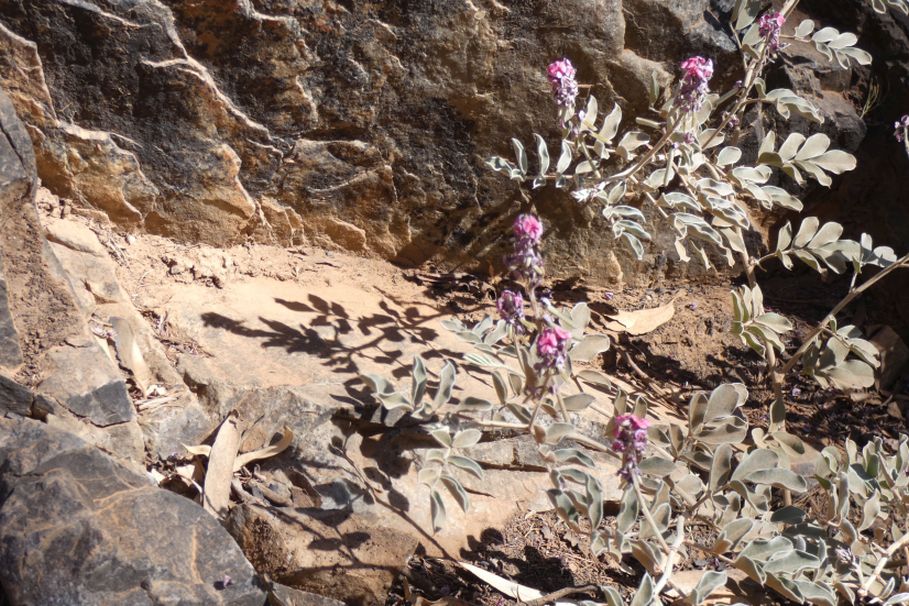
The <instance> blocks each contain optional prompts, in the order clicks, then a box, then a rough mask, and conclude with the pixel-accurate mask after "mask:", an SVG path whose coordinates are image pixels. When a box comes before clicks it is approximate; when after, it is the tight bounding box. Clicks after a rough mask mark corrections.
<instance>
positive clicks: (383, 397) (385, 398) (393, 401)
mask: <svg viewBox="0 0 909 606" xmlns="http://www.w3.org/2000/svg"><path fill="white" fill-rule="evenodd" d="M374 395H375V398H376V399H377V400H379V402H381V403H382V407H383V408H385V409H386V410H395V409H397V408H406V409H407V410H412V409H413V406H412V405H411V403H410V400H408V399H407V398H406V397H405V396H404V394H402V393H398V392H393V393H377V394H374Z"/></svg>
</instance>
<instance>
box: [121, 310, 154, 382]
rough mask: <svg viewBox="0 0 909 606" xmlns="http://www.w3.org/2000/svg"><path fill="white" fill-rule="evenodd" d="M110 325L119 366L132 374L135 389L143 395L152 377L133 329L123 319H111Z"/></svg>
mask: <svg viewBox="0 0 909 606" xmlns="http://www.w3.org/2000/svg"><path fill="white" fill-rule="evenodd" d="M110 323H111V326H112V327H113V329H114V345H115V346H116V348H117V357H118V358H119V359H120V364H122V365H123V366H124V367H125V368H127V369H128V370H129V371H130V372H131V373H132V375H133V380H134V381H135V382H136V387H138V388H139V390H140V391H141V392H142V393H145V391H146V389H147V388H148V386H149V385H151V383H152V382H153V380H154V375H153V373H152V371H151V369H150V368H149V367H148V364H146V363H145V358H144V357H143V356H142V350H141V349H140V347H139V343H138V342H137V339H136V335H135V334H134V333H133V327H132V326H130V324H129V322H127V321H126V320H124V319H123V318H111V319H110Z"/></svg>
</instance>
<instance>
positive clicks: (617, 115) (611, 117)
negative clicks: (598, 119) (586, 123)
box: [599, 103, 622, 144]
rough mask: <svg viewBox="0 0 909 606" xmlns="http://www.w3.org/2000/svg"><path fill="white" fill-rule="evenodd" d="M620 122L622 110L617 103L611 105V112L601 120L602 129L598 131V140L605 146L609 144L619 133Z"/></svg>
mask: <svg viewBox="0 0 909 606" xmlns="http://www.w3.org/2000/svg"><path fill="white" fill-rule="evenodd" d="M621 121H622V108H620V107H619V105H618V103H616V104H615V105H613V107H612V111H611V112H609V114H608V115H607V116H606V118H605V119H604V120H603V127H602V128H601V129H600V133H599V135H600V138H601V139H603V141H604V142H605V143H607V144H609V143H611V142H612V140H613V139H614V138H615V136H616V133H618V132H619V123H620V122H621Z"/></svg>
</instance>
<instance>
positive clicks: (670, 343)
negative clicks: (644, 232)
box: [41, 197, 909, 606]
mask: <svg viewBox="0 0 909 606" xmlns="http://www.w3.org/2000/svg"><path fill="white" fill-rule="evenodd" d="M41 206H42V208H43V210H44V214H45V219H46V220H47V221H48V222H49V223H53V222H54V221H59V220H60V219H61V217H64V216H65V217H66V220H67V221H72V222H76V223H79V224H81V225H83V226H87V227H88V228H89V229H91V230H92V231H94V232H95V233H96V234H97V235H98V238H99V240H100V242H101V243H102V245H103V246H104V247H105V248H106V249H107V251H108V253H109V254H110V256H111V258H112V259H113V260H114V261H115V263H116V274H117V275H116V278H117V281H118V282H119V284H120V285H121V287H122V288H123V289H124V290H125V291H126V293H127V294H128V296H129V297H130V300H131V302H132V304H133V305H134V306H135V308H136V309H137V310H139V311H140V312H141V313H142V315H143V316H144V317H145V319H146V320H147V322H148V324H149V327H150V328H151V330H152V332H153V333H154V335H155V338H156V339H157V340H158V341H159V343H160V344H161V346H162V347H163V349H164V351H165V353H166V356H167V358H168V360H169V361H170V362H171V363H172V364H173V365H174V366H175V367H179V368H181V372H182V373H183V375H184V377H185V376H188V375H189V376H192V375H193V373H194V372H200V371H197V370H193V369H194V368H196V367H197V366H198V365H199V364H202V365H207V366H205V368H206V369H207V370H206V371H205V372H209V373H214V374H219V373H220V375H219V377H220V379H223V380H224V381H229V382H230V384H231V385H233V386H237V385H240V386H244V388H247V387H248V388H249V389H269V388H271V387H275V386H280V385H287V384H288V383H292V384H294V385H303V386H306V387H307V388H310V387H311V388H312V389H315V390H316V391H314V392H313V393H318V394H319V395H321V396H324V397H332V398H336V399H337V401H338V402H342V401H343V399H344V398H345V397H347V398H350V397H353V396H355V395H360V394H359V393H358V392H356V391H355V390H353V388H352V387H351V383H350V381H349V378H350V376H352V375H353V374H355V373H357V372H364V371H384V372H385V374H388V375H395V376H397V377H399V378H400V377H403V376H405V375H406V373H407V370H408V368H409V364H410V356H411V355H412V353H413V352H414V351H418V350H419V351H423V352H426V351H434V352H436V353H435V356H436V358H441V357H442V356H445V355H450V354H451V353H452V352H451V350H450V348H449V347H448V344H449V343H451V340H450V338H449V337H446V336H444V335H441V334H440V333H439V331H438V330H437V329H436V328H435V327H434V326H435V324H437V322H438V320H439V319H441V318H444V317H447V316H449V315H453V316H457V317H460V318H461V319H465V320H467V319H478V318H479V317H481V316H482V315H483V314H485V313H489V312H491V311H493V308H492V305H493V302H494V297H495V291H496V287H497V286H498V285H497V284H495V283H494V281H490V280H488V279H484V278H481V277H478V276H473V275H470V274H463V273H460V274H444V273H441V272H437V271H433V270H432V268H424V269H421V270H403V269H400V268H397V267H394V266H392V265H389V264H387V263H383V262H379V261H375V260H369V259H364V258H359V257H353V256H349V255H346V254H342V253H338V252H331V251H323V250H315V249H308V248H295V249H286V248H281V247H277V246H274V247H270V246H262V245H250V246H237V247H233V248H228V249H223V250H222V249H216V248H211V247H205V246H185V245H182V244H178V243H175V242H173V241H170V240H167V239H164V238H160V237H154V236H146V235H140V236H133V235H126V236H124V235H122V234H117V233H114V232H112V231H110V230H108V229H107V228H105V227H103V226H102V225H101V224H99V223H96V222H95V221H93V219H92V217H90V216H89V217H86V216H80V215H71V214H68V212H67V210H66V209H65V208H64V207H61V206H60V204H59V201H56V200H53V199H51V198H48V197H45V198H43V199H42V202H41ZM811 284H812V285H811V288H814V289H815V291H813V292H811V293H810V294H806V287H805V281H801V282H799V281H795V282H793V281H789V282H786V281H779V282H776V283H774V286H775V287H774V288H770V289H765V290H766V292H767V297H766V299H767V304H768V307H769V308H771V309H775V310H779V311H783V312H787V313H790V314H795V319H796V320H797V326H798V330H797V332H800V331H804V330H805V329H806V327H807V326H808V325H809V324H808V323H809V322H810V321H811V320H813V319H817V318H818V317H820V314H821V313H822V309H823V304H824V303H826V301H827V299H830V298H831V297H835V295H836V289H837V285H836V284H833V285H824V284H813V283H811ZM89 286H91V285H89ZM552 288H553V293H552V296H553V298H554V300H555V301H556V302H559V303H565V304H573V303H575V302H577V301H587V302H588V303H589V305H590V306H591V308H592V309H593V311H594V327H595V328H600V329H604V330H605V326H606V323H607V321H608V318H607V317H606V316H607V315H609V314H613V313H615V312H617V311H619V310H625V311H631V310H636V309H641V308H649V307H656V306H658V305H663V304H666V303H668V302H670V301H674V306H675V310H676V311H675V314H674V315H673V317H672V318H671V320H669V321H668V322H667V323H665V324H663V325H662V326H660V327H659V328H657V329H656V330H654V331H653V332H650V333H648V334H645V335H641V336H634V337H632V336H628V335H627V334H617V333H613V337H614V339H615V346H614V347H613V348H612V350H611V351H609V352H607V353H606V354H604V355H603V357H602V359H601V360H599V361H598V365H600V366H601V369H602V370H603V371H605V372H606V373H607V374H609V375H611V376H613V377H615V378H618V379H620V380H622V381H624V382H625V383H626V384H627V385H630V386H631V387H632V388H633V389H636V390H639V391H641V392H643V393H654V392H655V393H659V394H661V395H663V396H665V397H666V399H668V400H670V401H673V402H675V403H677V405H678V406H679V407H682V406H684V403H685V402H687V400H688V397H689V396H690V394H691V393H692V392H694V391H696V390H701V389H711V388H713V387H715V386H716V385H717V384H719V383H721V382H724V381H741V382H744V383H745V384H746V385H749V386H755V387H754V388H753V389H752V391H751V397H750V400H749V403H748V408H747V414H748V415H749V417H750V420H751V421H752V423H754V424H756V425H761V424H763V423H764V422H765V412H764V411H765V406H766V402H767V401H768V399H769V394H768V392H767V390H766V389H765V388H764V387H763V385H764V384H765V381H763V377H762V370H761V365H760V363H759V359H758V358H757V356H756V355H755V354H753V353H752V352H750V351H748V350H746V349H745V348H744V347H743V346H742V345H741V343H739V342H738V341H737V339H735V338H734V337H732V336H731V335H729V333H728V328H729V323H730V316H729V312H730V307H731V304H730V300H729V294H728V293H729V283H728V282H727V281H724V280H722V279H716V280H715V281H714V282H700V283H694V284H691V283H665V284H661V285H657V286H654V287H653V288H649V289H640V288H639V289H621V288H613V289H612V290H608V289H606V288H602V287H598V286H597V285H591V284H585V283H584V282H583V281H579V280H569V281H563V282H557V283H555V284H553V285H552ZM89 290H91V289H89ZM834 300H835V299H834ZM855 313H856V315H857V316H860V312H855ZM856 319H857V320H859V321H861V322H862V323H863V324H864V325H865V327H866V328H867V327H868V326H873V325H875V324H881V322H880V320H879V319H875V318H861V317H858V318H856ZM875 320H877V321H875ZM430 322H431V323H432V326H430ZM250 343H252V344H253V345H252V346H251V345H250ZM251 347H252V349H251ZM251 351H253V352H255V353H254V359H251V356H250V352H251ZM893 360H894V361H893V364H896V361H897V360H898V356H896V357H894V358H893ZM314 361H317V362H318V363H317V364H316V363H315V362H314ZM333 376H334V377H336V378H334V379H333V378H332V377H333ZM342 377H343V380H342ZM313 386H315V387H313ZM786 393H787V394H788V397H789V398H790V414H791V417H790V427H791V431H793V432H794V433H796V434H798V435H800V436H801V437H803V438H805V439H807V440H808V441H809V442H811V443H813V444H814V445H815V446H816V447H822V446H824V445H826V444H829V443H835V442H838V441H841V440H842V439H844V438H845V437H852V438H853V439H856V440H857V441H859V442H862V441H864V440H866V439H867V438H868V437H869V436H872V435H881V436H883V437H884V438H885V439H892V438H895V437H896V435H897V434H898V433H899V432H900V431H905V429H906V419H907V418H909V407H907V401H909V395H907V390H906V381H905V377H904V376H896V377H895V378H893V379H892V380H891V381H890V382H889V384H888V385H887V388H886V389H884V390H869V391H867V392H862V393H856V394H840V393H837V392H834V391H825V390H821V389H820V388H818V387H817V386H815V385H813V384H812V383H810V382H808V381H806V380H803V379H800V378H791V379H790V382H789V383H788V384H787V386H786ZM264 438H267V436H259V439H264ZM386 479H387V478H386ZM393 486H394V484H393V483H392V484H391V487H393ZM386 488H390V487H386ZM390 494H394V490H393V489H392V490H391V492H390ZM513 496H514V498H515V503H523V505H524V506H527V505H529V504H530V500H529V497H528V495H527V494H515V495H513ZM479 500H480V502H481V511H480V513H479V514H477V513H474V515H478V516H479V518H480V520H478V522H477V523H475V524H474V525H473V526H470V530H471V531H472V530H473V529H477V532H476V533H475V534H474V535H473V536H472V539H471V542H470V543H469V545H468V547H467V548H464V547H462V548H461V549H460V552H459V553H458V557H461V558H462V559H465V560H468V561H472V562H474V563H476V564H477V565H479V566H481V567H484V568H487V569H490V570H493V571H495V572H497V573H498V574H500V575H502V576H507V577H510V578H513V579H515V580H517V581H519V582H522V583H524V584H526V585H529V586H533V587H536V588H538V589H541V590H543V591H547V590H553V589H557V588H560V587H564V586H566V585H570V584H583V583H609V584H614V585H616V586H619V587H622V588H623V591H625V592H628V591H631V588H632V587H633V586H634V585H635V583H636V581H635V577H634V575H629V574H628V573H627V572H626V571H622V570H620V569H619V568H618V567H616V566H615V565H612V564H606V563H604V562H601V561H598V560H597V559H596V558H593V557H592V556H590V555H589V553H587V552H586V550H585V548H584V545H583V540H581V539H580V538H579V537H576V536H573V534H572V533H570V532H568V531H567V530H566V529H565V528H564V527H563V526H562V525H560V524H559V523H558V522H557V520H556V519H555V517H554V515H553V514H551V513H548V512H545V511H536V512H531V513H520V514H518V515H515V516H511V517H508V516H503V515H502V514H501V512H498V514H497V513H496V512H495V509H496V508H495V501H494V500H491V501H490V502H489V503H486V504H485V506H484V505H483V501H482V497H479ZM483 507H485V510H484V509H483ZM500 509H501V508H500ZM538 509H539V508H538ZM509 516H510V514H509ZM409 523H411V524H412V522H409ZM462 523H463V524H467V522H465V521H463V520H461V519H459V520H458V522H457V523H456V528H455V530H454V531H451V532H452V533H453V535H454V534H458V533H460V534H461V535H462V536H463V534H464V533H465V532H467V527H466V526H463V527H462V526H460V525H461V524H462ZM479 529H485V530H483V531H482V532H480V530H479ZM459 539H460V537H455V538H452V537H448V539H447V540H449V542H448V543H445V540H446V539H443V543H445V544H446V545H456V544H457V540H459ZM404 564H405V562H403V561H402V562H399V563H398V565H404ZM694 564H695V567H697V566H700V565H704V564H705V563H698V562H695V563H694ZM418 595H423V596H425V597H426V598H427V599H431V600H436V599H440V598H446V597H447V598H454V597H457V598H461V599H464V600H466V601H467V602H468V603H477V604H483V605H495V606H500V605H505V604H510V603H512V602H511V601H509V600H507V599H505V598H503V597H502V596H501V595H500V594H498V593H497V592H495V591H494V590H491V589H489V588H488V587H487V586H485V585H484V584H482V583H479V582H477V581H476V579H473V578H472V577H471V576H470V575H469V574H466V573H464V572H463V571H459V570H456V569H454V568H453V567H452V566H451V565H450V564H446V563H444V562H443V561H441V560H438V559H436V558H435V557H432V556H430V555H425V554H424V555H420V554H418V555H415V556H414V557H412V558H411V559H410V560H409V561H408V562H407V563H406V567H405V571H404V573H403V574H402V575H401V576H399V577H398V579H397V581H396V583H395V585H394V588H393V590H392V592H391V594H390V595H389V597H388V601H387V604H394V605H400V604H405V603H408V598H409V599H410V601H413V600H414V599H415V596H418ZM440 603H441V602H440ZM449 604H452V605H454V604H456V602H453V601H452V602H449Z"/></svg>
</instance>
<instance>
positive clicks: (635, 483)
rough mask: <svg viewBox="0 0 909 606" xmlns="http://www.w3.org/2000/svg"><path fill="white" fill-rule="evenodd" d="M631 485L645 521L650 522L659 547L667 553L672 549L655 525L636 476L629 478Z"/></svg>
mask: <svg viewBox="0 0 909 606" xmlns="http://www.w3.org/2000/svg"><path fill="white" fill-rule="evenodd" d="M631 485H632V486H633V487H634V493H635V495H637V497H638V503H639V504H640V505H641V512H642V513H643V514H644V518H645V519H646V520H647V523H648V524H650V528H652V529H653V534H655V535H656V538H657V539H658V540H659V541H660V547H662V548H663V551H665V552H666V553H669V552H670V551H672V549H671V548H670V547H669V544H668V543H667V542H666V539H664V538H663V532H662V531H661V530H660V527H659V526H657V523H656V520H654V519H653V514H652V513H651V512H650V506H649V505H647V501H646V500H645V499H644V493H642V492H641V485H640V484H639V483H638V479H637V478H636V477H632V478H631Z"/></svg>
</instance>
